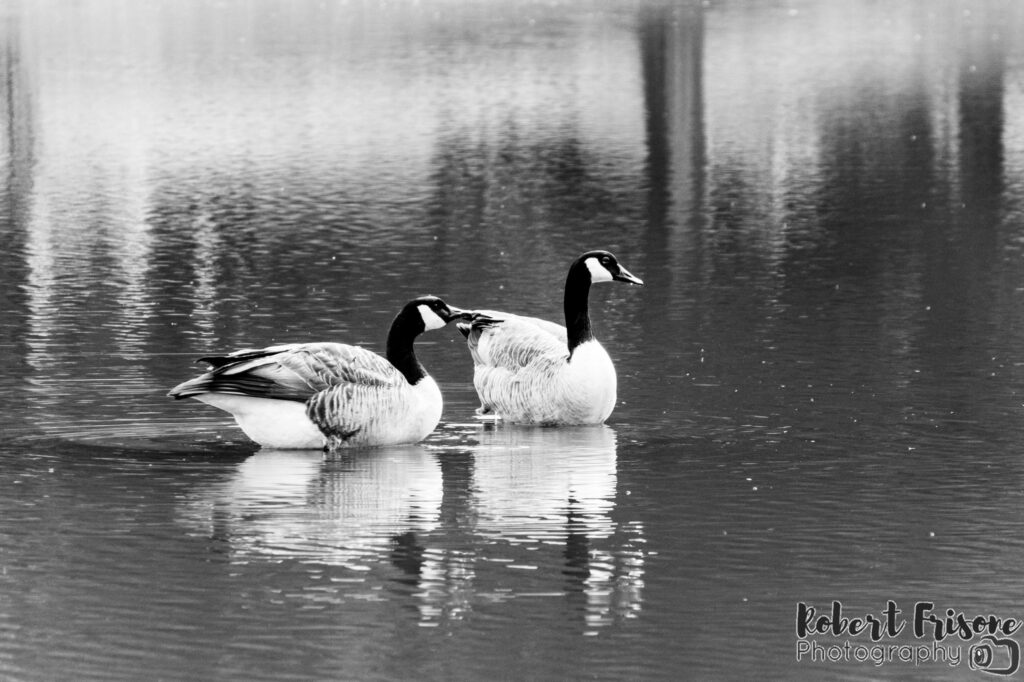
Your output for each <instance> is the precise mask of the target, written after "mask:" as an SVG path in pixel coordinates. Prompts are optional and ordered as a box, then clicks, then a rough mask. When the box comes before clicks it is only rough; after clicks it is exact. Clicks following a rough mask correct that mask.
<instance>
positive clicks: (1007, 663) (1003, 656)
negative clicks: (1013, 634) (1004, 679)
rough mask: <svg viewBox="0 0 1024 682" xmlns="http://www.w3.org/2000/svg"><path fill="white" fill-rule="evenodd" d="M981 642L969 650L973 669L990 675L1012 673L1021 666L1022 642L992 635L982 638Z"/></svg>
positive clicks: (968, 658) (969, 660)
mask: <svg viewBox="0 0 1024 682" xmlns="http://www.w3.org/2000/svg"><path fill="white" fill-rule="evenodd" d="M981 640H982V643H981V644H975V645H973V646H972V647H971V648H970V650H969V651H968V657H967V660H968V663H969V664H970V666H971V670H980V671H981V672H983V673H988V674H989V675H1012V674H1014V673H1015V672H1017V670H1018V669H1019V668H1020V644H1018V643H1017V642H1016V641H1015V640H1012V639H1000V638H996V637H994V636H992V635H985V636H984V637H982V638H981Z"/></svg>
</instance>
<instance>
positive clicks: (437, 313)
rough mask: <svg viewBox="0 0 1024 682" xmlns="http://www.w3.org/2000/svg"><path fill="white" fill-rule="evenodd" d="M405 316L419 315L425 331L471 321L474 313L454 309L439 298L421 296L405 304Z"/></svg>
mask: <svg viewBox="0 0 1024 682" xmlns="http://www.w3.org/2000/svg"><path fill="white" fill-rule="evenodd" d="M402 312H403V313H405V314H411V315H417V316H418V317H419V319H420V320H421V321H422V323H423V330H424V331H430V330H431V329H440V328H441V327H444V326H445V325H446V324H448V323H449V322H451V321H452V320H470V319H472V318H473V311H471V310H462V309H460V308H454V307H452V306H450V305H448V304H447V303H445V302H444V301H442V300H441V299H439V298H438V297H437V296H420V297H419V298H414V299H413V300H411V301H409V302H408V303H406V304H405V308H403V310H402Z"/></svg>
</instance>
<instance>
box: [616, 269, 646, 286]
mask: <svg viewBox="0 0 1024 682" xmlns="http://www.w3.org/2000/svg"><path fill="white" fill-rule="evenodd" d="M612 279H614V280H616V281H617V282H627V283H629V284H638V285H640V286H643V285H644V281H643V280H642V279H640V278H639V277H637V276H636V275H634V274H633V273H631V272H630V271H629V270H627V269H626V268H624V267H622V266H621V265H620V266H619V271H618V272H617V273H615V274H614V275H612Z"/></svg>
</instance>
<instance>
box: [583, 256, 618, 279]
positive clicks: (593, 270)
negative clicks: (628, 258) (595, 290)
mask: <svg viewBox="0 0 1024 682" xmlns="http://www.w3.org/2000/svg"><path fill="white" fill-rule="evenodd" d="M586 262H587V270H590V281H591V282H611V281H612V273H610V272H608V268H606V267H605V266H603V265H601V264H600V263H599V262H598V261H597V259H596V258H588V259H587V261H586Z"/></svg>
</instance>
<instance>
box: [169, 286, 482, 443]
mask: <svg viewBox="0 0 1024 682" xmlns="http://www.w3.org/2000/svg"><path fill="white" fill-rule="evenodd" d="M456 318H458V319H472V318H473V313H471V312H467V311H463V310H459V309H457V308H452V307H450V306H449V305H447V304H446V303H445V302H444V301H442V300H441V299H439V298H437V297H436V296H421V297H420V298H415V299H413V300H411V301H409V302H408V303H406V304H405V306H404V307H403V308H402V310H401V312H399V313H398V315H397V316H396V317H395V319H394V322H392V323H391V330H390V331H389V332H388V339H387V359H385V358H382V357H381V356H380V355H377V354H376V353H373V352H370V351H368V350H366V349H364V348H359V347H358V346H349V345H345V344H340V343H293V344H286V345H281V346H271V347H269V348H263V349H262V350H254V349H245V350H240V351H236V352H234V353H231V354H229V355H224V356H214V357H207V358H202V359H201V361H202V362H206V363H208V364H209V365H210V369H209V370H208V371H207V372H206V373H205V374H202V375H200V376H198V377H196V378H195V379H191V380H189V381H186V382H184V383H182V384H179V385H178V386H175V387H174V388H173V389H172V390H171V391H170V393H168V395H170V396H172V397H174V398H179V399H180V398H195V399H197V400H201V401H202V402H204V403H208V404H210V405H213V406H214V407H217V408H220V409H222V410H224V411H225V412H230V413H231V414H232V415H234V417H235V421H237V422H238V425H239V426H240V427H241V428H242V430H243V431H244V432H245V434H246V435H247V436H249V438H251V439H253V440H254V441H256V442H257V443H259V444H260V445H262V446H264V447H269V448H288V449H298V448H326V449H329V450H333V449H335V448H339V447H346V446H362V445H394V444H399V443H415V442H418V441H420V440H423V439H424V438H425V437H426V436H427V435H428V434H429V433H430V432H431V431H433V430H434V427H435V426H437V422H438V421H439V420H440V419H441V406H442V401H441V390H440V389H439V388H438V387H437V383H436V382H435V381H434V380H433V379H432V378H431V377H430V375H429V374H427V373H426V371H425V370H424V369H423V365H421V364H420V363H419V361H418V360H417V359H416V353H415V351H414V350H413V341H414V340H415V339H416V337H417V336H419V335H420V334H421V333H422V332H424V331H427V330H430V329H440V328H441V327H444V326H445V325H446V324H448V323H449V322H451V321H452V320H453V319H456Z"/></svg>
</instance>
